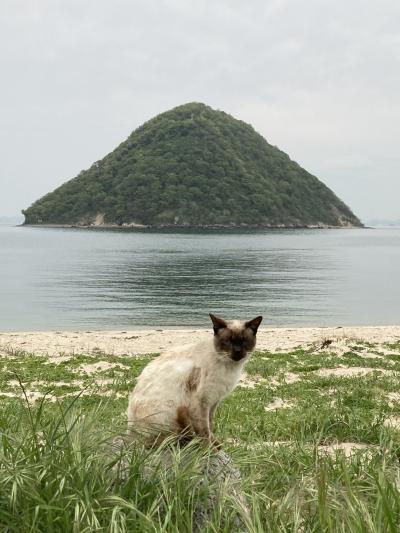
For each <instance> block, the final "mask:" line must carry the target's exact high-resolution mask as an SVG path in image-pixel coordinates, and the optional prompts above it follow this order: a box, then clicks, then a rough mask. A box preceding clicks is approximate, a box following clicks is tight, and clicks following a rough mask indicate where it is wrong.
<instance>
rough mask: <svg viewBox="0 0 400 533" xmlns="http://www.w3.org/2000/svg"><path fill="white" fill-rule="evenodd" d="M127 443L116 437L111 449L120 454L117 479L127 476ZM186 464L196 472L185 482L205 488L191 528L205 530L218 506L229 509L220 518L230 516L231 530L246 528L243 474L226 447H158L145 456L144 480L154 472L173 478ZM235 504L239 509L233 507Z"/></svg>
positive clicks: (198, 487) (122, 438) (152, 477)
mask: <svg viewBox="0 0 400 533" xmlns="http://www.w3.org/2000/svg"><path fill="white" fill-rule="evenodd" d="M129 446H132V443H129V442H128V440H127V439H125V438H124V437H116V438H115V439H114V441H113V443H112V448H113V451H114V453H117V454H119V460H118V461H117V462H116V463H115V465H114V467H113V469H112V470H113V473H114V475H116V476H118V477H119V480H120V482H121V481H122V482H124V481H125V482H126V481H128V479H129V469H130V453H129ZM189 448H190V446H189ZM110 449H111V448H110ZM147 453H149V452H148V451H147ZM195 454H197V455H195ZM186 468H188V469H189V471H193V472H195V473H196V475H194V476H193V477H190V476H188V480H187V482H188V483H189V482H191V483H192V487H188V489H189V490H190V488H192V489H193V490H196V491H199V492H203V491H204V494H205V497H204V498H199V499H198V501H197V504H196V506H195V509H194V513H193V518H192V520H193V532H194V533H200V532H201V531H203V530H205V529H206V526H207V523H208V522H209V521H210V520H211V519H212V516H213V514H214V512H215V511H216V510H217V509H218V508H220V509H221V508H222V509H229V511H227V513H229V515H230V516H229V517H228V515H227V516H225V517H222V519H223V520H224V519H225V520H228V519H229V521H230V525H231V527H232V528H233V529H232V531H235V532H241V531H246V527H245V525H244V522H243V518H242V516H243V515H247V514H249V510H248V507H247V503H246V497H245V495H244V493H243V491H242V487H241V484H242V476H241V473H240V470H239V469H238V468H237V466H236V465H235V464H234V462H233V460H232V458H231V456H230V455H229V454H228V453H227V452H226V451H224V450H221V449H220V450H214V449H212V450H211V451H209V453H208V452H206V453H205V452H204V448H203V450H202V449H201V447H200V446H199V447H197V449H196V448H195V447H192V449H191V450H189V452H188V453H187V452H186V450H185V449H184V448H183V449H182V450H179V449H178V448H177V447H176V446H166V447H161V448H158V449H156V450H154V452H151V453H149V455H148V456H147V457H146V466H145V470H144V473H143V475H144V477H145V478H146V479H147V480H150V479H154V476H155V477H156V478H157V477H158V476H159V477H160V479H162V478H164V477H167V478H168V477H169V478H170V479H173V476H174V475H175V474H176V471H177V470H184V469H186ZM161 485H162V484H161V483H160V486H161ZM227 501H229V502H233V503H234V505H226V502H227ZM234 507H236V508H237V509H238V510H237V511H233V510H232V509H233V508H234ZM239 509H240V512H239ZM165 512H167V509H165Z"/></svg>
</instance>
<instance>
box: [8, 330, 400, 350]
mask: <svg viewBox="0 0 400 533" xmlns="http://www.w3.org/2000/svg"><path fill="white" fill-rule="evenodd" d="M211 335H212V330H211V329H206V328H204V329H162V328H160V329H155V330H131V331H128V330H127V331H125V330H123V331H121V330H119V331H23V332H19V331H13V332H1V333H0V356H1V355H4V354H6V353H9V352H10V350H15V351H18V350H21V351H24V352H30V353H35V354H36V355H41V354H43V355H47V356H50V357H57V356H60V355H70V354H76V353H82V354H99V353H108V354H115V355H141V354H148V353H159V352H162V351H164V350H166V349H167V348H170V347H172V346H176V345H181V344H186V343H191V342H196V341H198V340H201V339H206V338H207V337H209V336H211ZM257 337H258V342H257V349H259V350H269V351H272V352H275V351H280V350H290V349H293V348H296V347H299V346H303V347H304V346H307V345H310V344H318V343H321V344H322V343H323V342H324V341H325V340H328V339H329V340H330V341H333V342H335V343H340V342H341V341H344V340H346V339H355V340H362V341H365V342H371V343H379V344H381V343H391V342H398V341H400V326H358V327H325V328H260V330H259V332H258V335H257Z"/></svg>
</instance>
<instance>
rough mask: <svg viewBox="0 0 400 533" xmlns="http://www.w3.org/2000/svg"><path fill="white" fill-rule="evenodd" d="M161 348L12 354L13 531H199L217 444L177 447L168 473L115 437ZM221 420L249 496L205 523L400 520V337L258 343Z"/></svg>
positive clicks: (308, 526)
mask: <svg viewBox="0 0 400 533" xmlns="http://www.w3.org/2000/svg"><path fill="white" fill-rule="evenodd" d="M342 344H343V343H342ZM156 356H157V354H149V355H147V356H141V357H137V358H136V357H131V356H114V355H107V354H104V353H100V352H99V353H96V354H90V355H87V354H76V355H73V356H70V357H59V358H52V357H48V356H46V355H41V354H29V353H25V352H22V351H13V350H11V349H10V350H3V353H2V357H1V358H0V370H1V372H0V401H1V405H2V408H1V410H0V530H1V531H7V532H8V531H10V532H14V531H15V532H17V531H18V532H25V531H26V532H28V531H30V532H39V531H40V532H42V531H43V532H48V531H50V532H52V531H55V532H58V531H59V532H63V531H76V532H83V531H85V532H86V531H88V532H89V531H110V532H114V533H116V532H124V531H127V532H128V531H138V532H139V531H140V532H142V531H143V532H147V531H149V532H150V531H157V532H158V531H171V532H186V531H187V532H190V531H192V530H193V516H194V515H195V512H196V509H198V506H199V505H201V502H202V501H204V502H206V501H207V498H208V497H209V495H210V493H211V492H212V491H213V490H214V488H213V487H212V483H210V484H209V483H204V468H203V467H204V464H206V463H207V461H208V460H209V457H210V454H212V453H213V452H212V450H207V449H206V448H204V446H203V447H202V446H197V445H193V446H189V447H187V448H182V449H179V450H178V449H177V450H176V453H174V454H173V459H172V463H171V464H170V466H169V468H167V469H166V468H162V466H159V467H158V466H157V467H154V464H155V461H157V457H161V456H162V450H159V449H156V450H152V451H149V450H145V449H144V448H143V447H141V446H140V445H138V444H136V443H133V444H128V445H127V446H125V447H123V448H120V447H117V446H114V444H113V443H114V442H115V440H114V439H115V437H116V436H118V435H121V434H123V433H124V431H125V426H126V418H125V411H126V407H127V399H128V394H129V392H130V390H131V389H132V388H133V386H134V384H135V381H136V378H137V376H138V375H139V373H140V372H141V370H142V369H143V368H144V366H145V365H146V364H147V363H148V362H149V361H150V360H151V359H152V358H153V357H156ZM215 422H216V425H215V433H216V435H217V437H218V439H219V440H220V441H222V442H223V445H224V449H225V450H226V451H227V452H228V453H229V454H230V455H231V457H232V458H233V462H234V463H235V465H236V466H237V467H238V468H239V469H240V472H241V474H242V490H243V492H244V494H245V495H246V504H247V505H246V506H245V507H244V506H243V505H242V504H241V502H240V501H238V500H235V498H232V497H231V496H230V495H229V494H224V493H223V492H222V493H221V495H220V501H219V503H218V505H217V506H216V507H215V510H214V513H213V514H212V516H210V517H209V519H208V525H207V526H206V528H205V529H203V530H204V531H210V532H217V531H218V532H219V531H235V530H237V529H235V527H237V526H235V521H234V520H235V516H237V514H239V515H240V516H241V518H242V524H243V530H244V531H250V532H263V531H268V532H269V531H271V532H278V531H284V532H295V531H298V532H348V531H350V532H353V531H354V532H397V531H399V530H400V492H399V488H400V468H399V458H400V344H399V343H391V344H385V343H381V344H371V343H365V342H362V341H361V340H354V339H349V340H347V341H346V343H345V346H343V345H342V346H341V347H340V350H339V349H338V348H337V347H336V346H335V345H334V344H333V345H332V346H327V347H326V348H321V346H316V345H309V346H306V347H304V346H303V347H299V348H298V349H295V350H292V351H290V352H276V353H272V352H256V353H254V354H253V356H252V358H251V360H250V361H249V363H248V364H247V367H246V376H245V377H244V379H243V381H242V382H241V384H240V386H238V387H237V388H236V389H235V391H234V392H233V393H232V394H231V395H230V396H229V397H228V398H226V399H225V400H224V401H223V402H222V403H221V405H220V407H219V409H218V412H217V415H216V421H215ZM122 455H123V461H122V462H121V456H122ZM121 464H124V465H125V467H124V468H119V465H121ZM149 465H153V466H152V468H150V469H149ZM199 502H200V503H199Z"/></svg>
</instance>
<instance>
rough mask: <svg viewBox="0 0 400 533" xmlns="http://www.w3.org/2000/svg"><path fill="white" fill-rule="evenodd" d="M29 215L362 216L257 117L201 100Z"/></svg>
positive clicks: (152, 124)
mask: <svg viewBox="0 0 400 533" xmlns="http://www.w3.org/2000/svg"><path fill="white" fill-rule="evenodd" d="M23 214H24V215H25V222H26V223H27V224H77V225H87V224H91V223H96V224H102V223H109V224H117V225H122V224H133V223H134V224H142V225H149V226H163V225H164V226H174V225H177V226H210V225H211V226H212V225H223V226H232V225H233V226H238V225H249V226H273V227H276V226H288V227H298V226H301V227H304V226H313V225H316V226H326V225H328V226H360V225H361V223H360V221H359V220H358V219H357V217H355V215H354V214H353V213H352V212H351V210H350V209H349V208H348V207H347V206H346V205H345V204H344V203H343V202H342V201H341V200H339V199H338V198H337V196H336V195H335V194H334V193H333V192H332V191H331V190H330V189H329V188H328V187H326V186H325V185H324V184H323V183H322V182H321V181H319V180H318V179H317V178H316V177H315V176H313V175H311V174H310V173H309V172H307V171H306V170H304V169H303V168H301V167H300V166H299V165H298V164H297V163H295V162H294V161H292V160H291V159H290V158H289V157H288V156H287V155H286V154H285V153H284V152H282V151H281V150H279V149H278V148H276V147H275V146H272V145H271V144H269V143H268V142H267V141H266V140H265V139H264V138H263V137H262V136H261V135H259V134H258V133H257V132H255V131H254V129H253V128H252V127H251V126H250V125H248V124H246V123H244V122H242V121H240V120H236V119H234V118H233V117H232V116H230V115H228V114H226V113H224V112H222V111H216V110H213V109H211V108H210V107H208V106H206V105H204V104H199V103H190V104H186V105H182V106H179V107H176V108H174V109H172V110H170V111H167V112H165V113H162V114H161V115H158V116H157V117H155V118H153V119H152V120H149V121H148V122H146V123H145V124H144V125H142V126H141V127H139V128H138V129H136V130H135V131H134V132H133V133H132V134H131V135H130V136H129V137H128V139H127V140H126V141H125V142H123V143H122V144H120V145H119V146H118V147H117V148H116V149H115V150H114V151H113V152H111V153H110V154H108V155H107V156H106V157H104V158H103V159H102V160H100V161H97V162H95V163H94V164H93V165H92V166H91V167H90V168H89V169H88V170H84V171H82V172H81V173H80V174H79V175H78V176H77V177H75V178H74V179H71V180H70V181H68V182H66V183H64V184H63V185H61V186H60V187H58V188H57V189H56V190H55V191H53V192H51V193H49V194H47V195H46V196H44V197H43V198H41V199H39V200H38V201H36V202H35V203H34V204H33V205H32V206H31V207H29V208H28V209H26V210H24V211H23Z"/></svg>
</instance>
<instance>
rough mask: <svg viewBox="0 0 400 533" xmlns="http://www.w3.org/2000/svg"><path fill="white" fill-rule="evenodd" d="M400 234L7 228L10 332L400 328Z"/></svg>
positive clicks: (2, 275)
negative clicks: (238, 322) (218, 321)
mask: <svg viewBox="0 0 400 533" xmlns="http://www.w3.org/2000/svg"><path fill="white" fill-rule="evenodd" d="M399 274H400V229H365V230H360V229H354V230H284V231H278V230H273V231H259V232H247V233H230V232H225V233H216V232H211V233H210V232H197V233H193V232H192V233H189V232H179V233H176V232H174V233H168V232H165V233H150V232H118V231H90V230H74V229H45V228H25V227H9V226H0V330H34V329H38V330H39V329H70V330H73V329H121V328H123V329H127V328H139V327H150V328H151V327H159V326H189V325H190V326H204V325H208V323H209V322H208V312H209V311H212V312H214V313H216V314H219V315H221V316H223V317H226V318H229V317H233V318H236V317H238V318H252V317H254V316H256V315H258V314H262V315H264V317H265V318H264V323H265V325H271V326H308V325H361V324H371V325H374V324H376V325H378V324H399V323H400V280H399Z"/></svg>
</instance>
